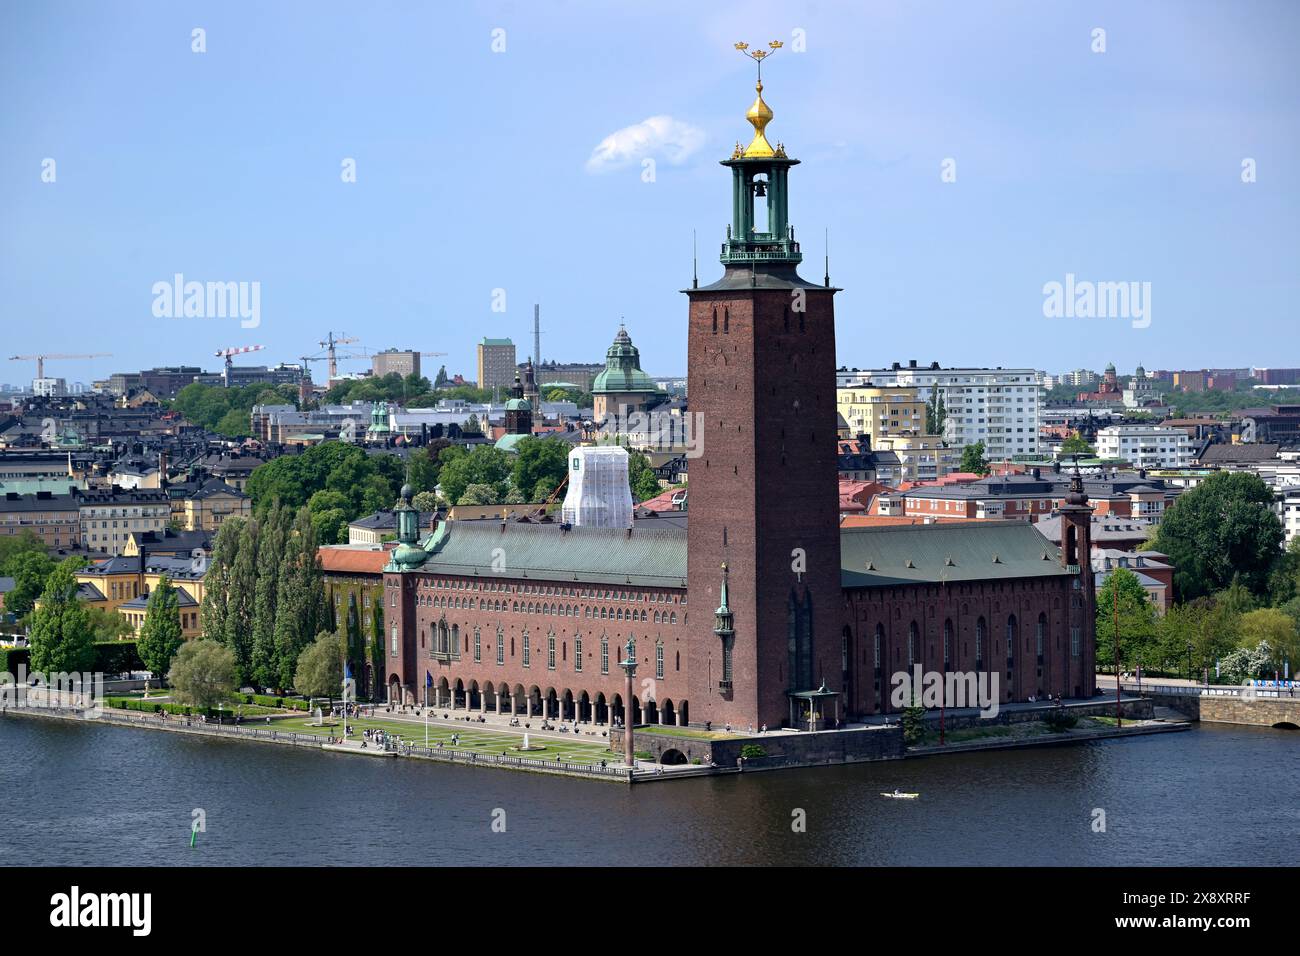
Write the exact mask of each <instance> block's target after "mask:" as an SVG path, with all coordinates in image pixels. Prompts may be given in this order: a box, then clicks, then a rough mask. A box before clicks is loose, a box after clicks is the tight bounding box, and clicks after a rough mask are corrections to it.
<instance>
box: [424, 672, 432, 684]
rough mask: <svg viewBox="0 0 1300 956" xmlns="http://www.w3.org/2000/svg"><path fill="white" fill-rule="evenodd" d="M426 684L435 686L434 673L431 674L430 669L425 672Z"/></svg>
mask: <svg viewBox="0 0 1300 956" xmlns="http://www.w3.org/2000/svg"><path fill="white" fill-rule="evenodd" d="M424 686H425V687H432V686H433V675H432V674H430V673H429V672H428V671H425V672H424Z"/></svg>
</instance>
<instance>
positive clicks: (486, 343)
mask: <svg viewBox="0 0 1300 956" xmlns="http://www.w3.org/2000/svg"><path fill="white" fill-rule="evenodd" d="M514 383H515V343H514V342H512V341H510V339H488V338H485V339H484V340H483V341H482V342H480V343H479V344H478V387H479V388H509V387H510V386H511V385H513V384H514Z"/></svg>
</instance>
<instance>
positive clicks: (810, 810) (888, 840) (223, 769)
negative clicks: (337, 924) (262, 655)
mask: <svg viewBox="0 0 1300 956" xmlns="http://www.w3.org/2000/svg"><path fill="white" fill-rule="evenodd" d="M1297 758H1300V734H1297V733H1295V732H1287V731H1280V730H1268V729H1262V728H1261V729H1256V728H1247V727H1224V726H1214V725H1202V726H1199V727H1197V728H1196V729H1194V730H1192V731H1189V732H1187V733H1179V734H1161V735H1156V736H1150V737H1136V738H1130V739H1127V740H1112V741H1098V742H1094V743H1089V744H1082V745H1077V746H1070V747H1054V748H1037V749H1032V750H1024V751H1004V752H1000V753H983V754H964V755H960V756H952V757H939V758H928V759H923V760H909V761H892V762H889V763H876V764H861V765H857V766H850V767H826V768H817V769H809V770H794V771H779V772H772V773H749V774H745V775H743V776H729V777H724V778H713V779H697V780H682V781H677V782H664V783H655V784H648V785H643V786H635V787H628V786H626V785H618V784H609V783H594V782H587V781H579V780H568V779H565V778H561V777H545V776H539V775H535V774H525V773H516V772H510V771H504V770H486V769H472V768H469V767H457V766H448V765H444V764H431V763H424V762H420V761H415V760H402V759H393V760H379V759H373V758H362V757H357V756H348V755H343V754H326V753H315V752H312V751H308V750H300V749H296V748H288V747H276V746H269V745H266V744H252V743H241V742H237V741H227V740H212V739H207V738H196V737H188V736H184V735H180V734H169V733H160V732H156V731H145V730H132V729H129V728H122V727H112V726H106V725H102V724H99V725H96V724H77V725H74V724H65V723H61V722H56V721H46V720H32V719H27V718H12V717H11V718H6V719H2V720H0V806H2V807H3V810H2V811H0V820H2V821H3V823H2V824H0V825H2V826H3V832H4V839H3V841H0V865H4V866H12V865H19V864H28V863H31V864H47V865H79V864H95V865H137V864H138V865H176V864H225V865H261V864H265V865H274V864H308V865H311V864H359V865H366V864H381V863H382V864H430V865H454V866H466V865H469V866H474V865H482V866H503V865H506V866H508V865H513V864H530V865H538V864H544V865H556V864H559V865H582V866H596V865H606V864H617V865H629V864H647V863H648V864H674V865H683V864H685V865H708V864H715V865H717V864H773V863H788V864H795V865H799V864H808V865H826V864H852V865H893V864H928V865H943V864H957V865H962V864H983V865H1007V866H1023V865H1074V866H1091V865H1117V864H1118V865H1135V864H1155V865H1210V864H1218V865H1235V864H1264V865H1278V864H1288V865H1290V864H1294V862H1295V859H1296V850H1295V837H1296V834H1297V833H1300V773H1297ZM895 787H898V788H899V789H901V790H904V791H918V792H920V794H921V798H920V799H919V800H886V799H883V798H882V797H880V795H879V793H880V791H882V790H890V791H892V790H893V789H894V788H895ZM196 807H198V808H202V809H203V810H205V811H206V814H207V832H206V833H200V834H199V835H198V837H197V846H196V847H195V848H194V849H191V848H190V846H189V839H190V829H189V828H190V820H191V811H192V810H193V809H194V808H196ZM1094 808H1100V809H1102V810H1104V811H1105V814H1106V832H1105V833H1096V832H1093V829H1092V826H1093V811H1094ZM498 810H504V811H505V823H506V832H505V833H494V832H493V831H492V821H493V814H494V812H495V811H498ZM796 810H802V811H804V813H805V814H806V832H803V833H797V832H793V830H792V821H793V820H794V819H795V817H794V816H793V814H794V812H795V811H796Z"/></svg>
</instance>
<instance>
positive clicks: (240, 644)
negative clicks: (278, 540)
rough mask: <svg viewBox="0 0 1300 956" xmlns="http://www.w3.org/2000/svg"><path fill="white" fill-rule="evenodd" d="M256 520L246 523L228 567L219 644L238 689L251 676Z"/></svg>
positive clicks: (254, 600)
mask: <svg viewBox="0 0 1300 956" xmlns="http://www.w3.org/2000/svg"><path fill="white" fill-rule="evenodd" d="M258 530H259V525H258V522H257V521H255V520H249V521H245V522H244V523H243V526H242V528H241V529H240V533H239V543H238V545H237V547H236V549H235V554H234V557H233V559H232V561H231V565H230V574H229V575H228V578H227V588H226V619H225V630H224V633H223V636H222V643H223V644H225V645H226V646H227V647H229V648H230V651H231V653H232V654H233V655H234V658H235V668H236V670H235V673H236V679H237V680H238V681H239V683H240V686H243V685H244V684H245V683H247V682H248V681H249V679H250V678H251V677H252V673H253V621H254V615H255V610H256V601H257V536H258Z"/></svg>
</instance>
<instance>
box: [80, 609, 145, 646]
mask: <svg viewBox="0 0 1300 956" xmlns="http://www.w3.org/2000/svg"><path fill="white" fill-rule="evenodd" d="M86 617H87V619H88V620H89V621H90V632H91V635H92V639H93V640H94V641H95V643H101V642H105V641H120V640H123V639H124V638H128V637H132V636H134V634H135V629H134V628H133V627H131V622H130V621H128V620H127V619H126V618H125V617H123V616H122V615H121V614H119V613H118V612H117V611H106V610H104V609H103V608H102V607H87V608H86Z"/></svg>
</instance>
